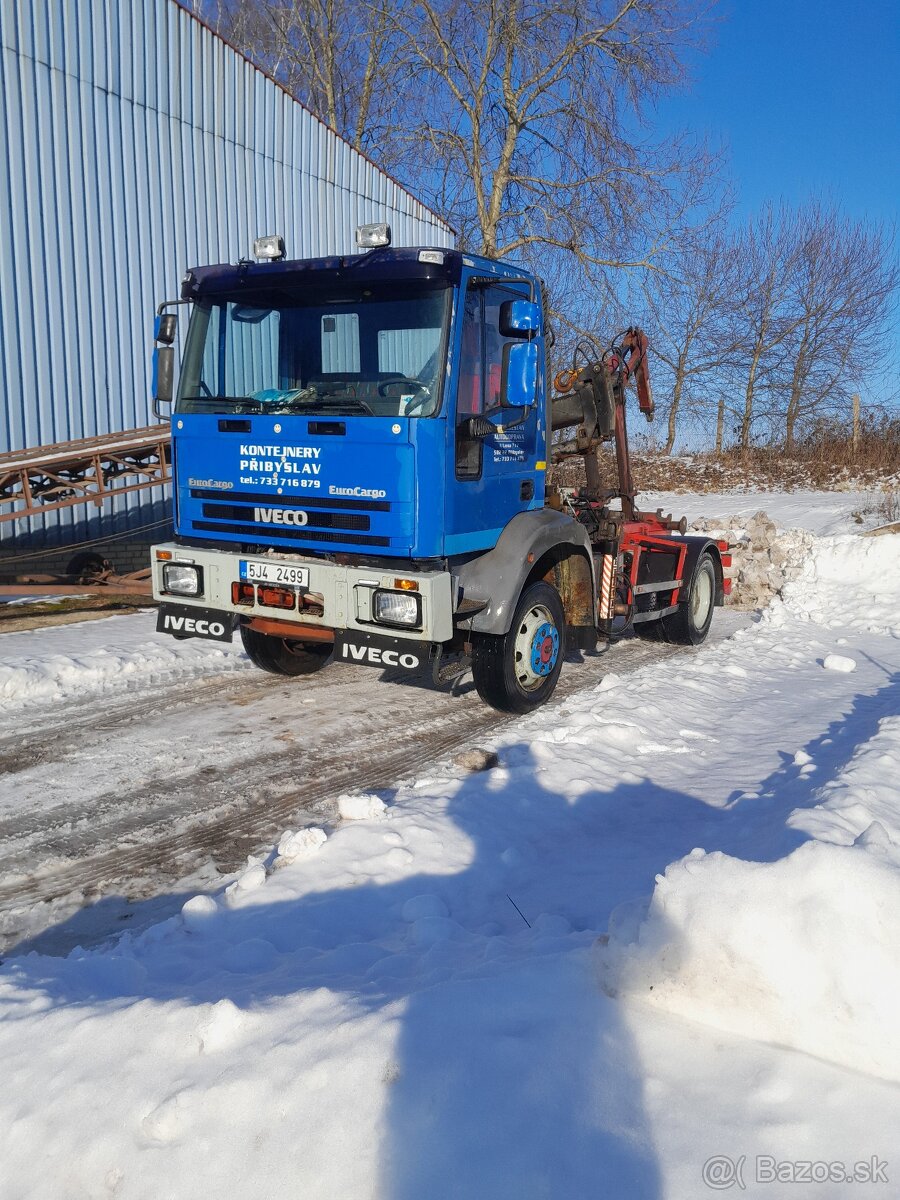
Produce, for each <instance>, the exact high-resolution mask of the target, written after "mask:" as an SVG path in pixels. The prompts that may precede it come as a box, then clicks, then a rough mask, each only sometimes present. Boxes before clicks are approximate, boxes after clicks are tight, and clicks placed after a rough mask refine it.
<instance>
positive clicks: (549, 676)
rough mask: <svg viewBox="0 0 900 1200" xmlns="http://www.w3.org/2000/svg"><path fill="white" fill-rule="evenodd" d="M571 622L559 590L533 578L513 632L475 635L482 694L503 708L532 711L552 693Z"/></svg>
mask: <svg viewBox="0 0 900 1200" xmlns="http://www.w3.org/2000/svg"><path fill="white" fill-rule="evenodd" d="M565 641H566V621H565V614H564V613H563V606H562V601H561V600H560V598H559V592H557V590H556V588H554V587H551V586H550V585H549V584H548V583H533V584H531V585H530V586H529V587H527V588H526V589H525V591H524V592H523V593H522V595H521V596H520V598H519V603H518V605H517V606H516V611H515V613H514V615H513V619H512V624H511V625H510V629H509V633H506V634H502V635H495V634H489V633H479V634H474V635H473V637H472V674H473V676H474V678H475V687H476V689H477V691H478V695H479V696H480V697H481V698H482V700H483V701H484V702H485V704H490V705H491V707H492V708H496V709H499V711H500V712H511V713H527V712H531V710H532V709H535V708H538V707H540V705H542V704H545V703H546V702H547V700H549V699H550V697H551V696H552V695H553V692H554V689H555V688H556V684H557V681H558V679H559V673H560V671H561V670H562V660H563V653H564V651H565Z"/></svg>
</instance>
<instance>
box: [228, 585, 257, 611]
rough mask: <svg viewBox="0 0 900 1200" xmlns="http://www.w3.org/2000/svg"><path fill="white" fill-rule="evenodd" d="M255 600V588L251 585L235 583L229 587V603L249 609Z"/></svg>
mask: <svg viewBox="0 0 900 1200" xmlns="http://www.w3.org/2000/svg"><path fill="white" fill-rule="evenodd" d="M255 598H256V588H255V587H254V586H253V584H252V583H238V582H237V581H235V582H234V583H233V584H232V585H231V603H232V604H246V605H247V606H248V607H251V606H252V604H253V601H254V600H255Z"/></svg>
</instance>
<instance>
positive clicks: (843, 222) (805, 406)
mask: <svg viewBox="0 0 900 1200" xmlns="http://www.w3.org/2000/svg"><path fill="white" fill-rule="evenodd" d="M792 236H793V239H794V240H795V242H796V244H797V252H796V254H795V255H794V257H793V270H792V273H791V276H790V280H789V291H788V296H787V298H786V308H787V310H788V313H789V316H790V324H791V334H790V335H789V337H788V339H787V341H786V344H785V349H786V352H787V353H786V357H785V361H784V364H783V370H782V372H781V374H782V375H783V379H784V382H783V387H784V392H785V396H784V401H783V404H784V407H783V418H784V444H785V449H786V450H787V451H788V452H790V451H792V450H793V449H794V447H795V442H796V437H797V431H798V426H799V425H800V424H801V423H803V422H804V421H808V420H810V419H811V418H814V417H816V416H820V415H825V414H826V413H827V412H828V411H829V410H831V411H833V410H834V409H835V407H836V406H842V405H846V404H847V403H848V402H849V397H850V396H851V395H852V393H853V392H855V391H859V390H860V389H861V386H862V384H863V383H864V382H865V381H866V380H867V379H871V378H872V376H873V375H874V374H875V373H876V372H877V371H878V369H879V367H880V366H881V364H882V363H883V361H884V358H885V355H886V353H887V351H888V348H889V341H888V333H889V331H888V317H889V315H890V311H891V308H892V305H893V302H894V300H895V296H896V291H897V286H898V282H900V270H898V263H897V257H896V253H895V251H894V247H893V241H892V237H891V235H890V233H889V231H888V230H886V229H885V228H884V227H883V226H880V225H877V224H874V223H870V222H865V221H854V220H851V219H848V218H847V217H844V216H842V215H841V214H840V213H839V212H838V211H837V210H836V209H834V208H833V207H828V206H826V205H823V204H822V203H813V204H811V205H809V206H808V207H806V208H805V209H803V210H801V211H799V212H798V213H796V214H793V216H792Z"/></svg>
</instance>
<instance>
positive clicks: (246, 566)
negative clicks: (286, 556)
mask: <svg viewBox="0 0 900 1200" xmlns="http://www.w3.org/2000/svg"><path fill="white" fill-rule="evenodd" d="M240 573H241V579H242V580H243V581H244V582H245V583H283V584H286V585H287V586H288V587H308V586H309V567H295V566H294V565H293V564H292V563H283V562H254V561H253V560H252V559H246V558H242V559H241V561H240Z"/></svg>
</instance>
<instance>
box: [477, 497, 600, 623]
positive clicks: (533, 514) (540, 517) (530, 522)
mask: <svg viewBox="0 0 900 1200" xmlns="http://www.w3.org/2000/svg"><path fill="white" fill-rule="evenodd" d="M557 546H571V547H573V548H575V549H578V550H580V551H583V552H584V555H585V557H586V558H587V561H588V563H589V564H590V573H591V588H592V593H593V595H592V611H593V612H596V611H597V577H596V571H595V564H594V558H593V555H592V553H591V543H590V539H589V537H588V534H587V530H586V529H585V528H584V526H583V525H582V524H580V523H579V522H578V521H576V520H575V519H574V518H572V517H570V516H568V515H567V514H566V513H562V512H557V511H556V510H555V509H552V508H539V509H533V510H531V511H529V512H522V513H517V514H516V515H515V516H514V517H513V519H512V520H511V521H510V522H509V524H508V525H507V526H506V527H505V528H504V530H503V532H502V533H501V534H500V537H499V539H498V541H497V545H496V546H495V547H494V548H493V550H488V551H487V552H486V553H484V554H481V555H479V557H478V558H474V559H472V560H471V561H470V562H467V563H465V565H464V566H462V567H459V568H458V569H457V570H456V571H455V574H456V576H457V580H458V583H459V588H460V600H461V601H468V602H478V601H481V602H482V603H483V604H484V607H483V608H481V609H480V611H478V612H477V613H475V614H474V615H473V616H471V617H467V618H466V619H465V620H463V621H461V622H460V625H461V626H462V628H464V629H471V630H473V631H474V632H476V633H493V634H504V633H508V632H509V627H510V623H511V622H512V616H513V611H514V610H515V606H516V602H517V601H518V599H519V596H520V595H521V594H522V588H523V587H524V586H525V581H526V579H527V578H528V576H529V575H530V574H531V572H532V570H533V568H534V564H535V563H536V562H537V561H538V560H539V559H540V558H541V557H542V556H543V555H544V554H546V553H547V551H548V550H553V549H554V548H555V547H557ZM529 556H531V561H530V562H529Z"/></svg>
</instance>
